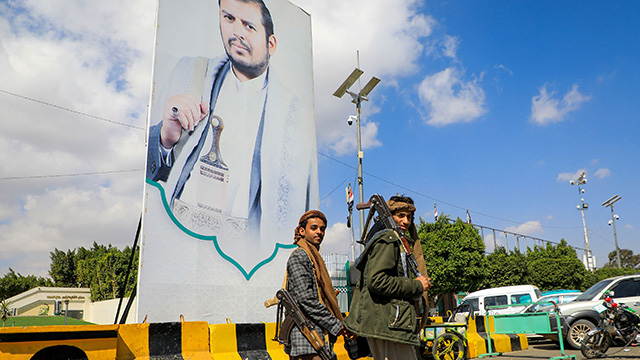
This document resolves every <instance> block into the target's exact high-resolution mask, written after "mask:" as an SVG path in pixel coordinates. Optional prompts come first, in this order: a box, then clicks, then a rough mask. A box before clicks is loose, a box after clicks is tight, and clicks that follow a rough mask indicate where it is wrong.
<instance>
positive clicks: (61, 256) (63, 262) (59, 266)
mask: <svg viewBox="0 0 640 360" xmlns="http://www.w3.org/2000/svg"><path fill="white" fill-rule="evenodd" d="M49 254H50V255H49V257H50V258H51V266H50V270H49V276H51V278H52V279H53V281H54V282H55V283H56V286H62V287H76V286H78V282H77V279H76V262H75V256H76V252H75V250H67V252H66V253H65V252H64V251H60V250H58V249H57V248H56V249H55V250H53V251H52V252H50V253H49Z"/></svg>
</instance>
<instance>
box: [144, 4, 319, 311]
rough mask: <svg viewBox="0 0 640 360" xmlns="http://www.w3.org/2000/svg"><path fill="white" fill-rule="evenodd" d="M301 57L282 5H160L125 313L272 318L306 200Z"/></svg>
mask: <svg viewBox="0 0 640 360" xmlns="http://www.w3.org/2000/svg"><path fill="white" fill-rule="evenodd" d="M311 54H312V52H311V23H310V18H309V15H308V14H307V13H305V12H304V11H303V10H302V9H300V8H298V7H297V6H295V5H293V4H291V3H289V2H288V1H286V0H264V1H262V0H220V1H218V2H216V1H215V0H207V1H203V0H190V1H178V0H159V3H158V18H157V31H156V47H155V62H154V73H153V88H152V96H151V107H150V108H151V110H150V114H149V120H148V121H149V127H148V128H149V133H148V140H147V165H146V186H145V199H144V202H145V204H144V209H145V212H144V218H143V242H142V251H141V261H140V271H139V278H138V281H139V284H138V289H139V291H138V293H139V302H138V312H137V314H138V321H142V319H144V318H145V317H146V318H147V321H150V322H163V321H177V320H178V319H179V316H180V315H183V316H184V317H185V319H186V320H204V321H208V322H209V323H222V322H225V321H226V319H230V320H231V321H233V322H258V321H273V319H274V315H273V314H274V313H273V311H272V310H266V309H265V308H264V306H263V302H264V300H266V299H268V298H271V297H273V296H274V294H275V292H276V291H277V290H278V289H279V288H280V287H281V286H282V281H283V277H284V273H285V267H286V260H287V257H288V255H289V253H290V252H291V249H293V247H294V245H292V243H293V229H294V228H295V226H296V225H297V221H298V219H299V217H300V216H301V215H302V214H303V213H304V212H305V211H306V210H308V209H311V208H317V206H318V180H317V178H318V177H317V157H316V136H315V119H314V115H313V78H312V55H311Z"/></svg>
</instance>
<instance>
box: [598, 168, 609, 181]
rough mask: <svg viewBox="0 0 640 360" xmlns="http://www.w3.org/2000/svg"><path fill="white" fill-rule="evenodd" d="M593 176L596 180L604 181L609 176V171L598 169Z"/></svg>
mask: <svg viewBox="0 0 640 360" xmlns="http://www.w3.org/2000/svg"><path fill="white" fill-rule="evenodd" d="M594 175H595V176H596V177H597V178H600V179H604V178H606V177H609V176H611V170H609V169H607V168H601V169H598V171H596V173H595V174H594Z"/></svg>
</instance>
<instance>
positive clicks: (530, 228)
mask: <svg viewBox="0 0 640 360" xmlns="http://www.w3.org/2000/svg"><path fill="white" fill-rule="evenodd" d="M505 230H506V231H509V232H513V233H516V234H522V235H530V236H531V235H536V234H541V233H543V232H544V230H543V229H542V224H540V221H537V220H532V221H527V222H526V223H524V224H521V225H518V226H509V227H507V228H506V229H505Z"/></svg>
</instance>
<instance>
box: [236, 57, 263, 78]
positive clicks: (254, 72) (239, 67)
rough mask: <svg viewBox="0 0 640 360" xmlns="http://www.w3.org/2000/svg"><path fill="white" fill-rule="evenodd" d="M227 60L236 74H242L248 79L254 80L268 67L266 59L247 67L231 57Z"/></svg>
mask: <svg viewBox="0 0 640 360" xmlns="http://www.w3.org/2000/svg"><path fill="white" fill-rule="evenodd" d="M227 56H229V54H228V53H227ZM229 60H231V65H233V68H234V69H235V70H236V71H237V72H239V73H241V74H243V75H244V76H246V77H248V78H249V79H255V78H257V77H258V76H260V75H262V74H263V73H264V72H265V71H266V70H267V67H268V66H269V58H268V57H267V58H265V59H264V61H263V62H261V63H259V64H256V65H247V64H245V63H242V62H238V61H236V60H235V59H234V58H233V57H232V56H229Z"/></svg>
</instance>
